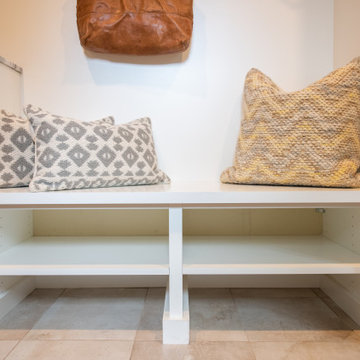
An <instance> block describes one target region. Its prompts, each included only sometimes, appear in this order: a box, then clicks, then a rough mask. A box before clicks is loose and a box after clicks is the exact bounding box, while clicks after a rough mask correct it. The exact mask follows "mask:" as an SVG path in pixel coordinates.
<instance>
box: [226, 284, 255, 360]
mask: <svg viewBox="0 0 360 360" xmlns="http://www.w3.org/2000/svg"><path fill="white" fill-rule="evenodd" d="M229 292H230V296H231V300H232V302H233V306H234V312H236V311H237V309H236V302H235V295H234V293H233V291H232V288H229ZM243 332H244V335H245V337H246V341H244V342H248V343H249V344H250V340H249V336H248V332H247V331H246V330H243ZM251 351H252V348H251ZM254 355H255V354H254ZM254 358H255V359H256V357H254Z"/></svg>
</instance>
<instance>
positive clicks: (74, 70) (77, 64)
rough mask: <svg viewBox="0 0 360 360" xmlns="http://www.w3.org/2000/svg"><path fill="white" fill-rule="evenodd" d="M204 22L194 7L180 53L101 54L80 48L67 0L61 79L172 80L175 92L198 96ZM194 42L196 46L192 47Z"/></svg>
mask: <svg viewBox="0 0 360 360" xmlns="http://www.w3.org/2000/svg"><path fill="white" fill-rule="evenodd" d="M204 25H205V19H204V16H203V14H202V13H201V12H200V11H199V9H197V8H195V9H194V29H193V35H192V41H191V44H190V46H189V48H188V50H187V51H185V52H183V53H177V54H168V55H158V56H156V55H155V56H131V55H116V54H101V53H96V52H92V51H88V50H84V49H83V48H82V47H81V45H80V40H79V36H78V30H77V25H76V0H67V1H65V2H64V6H63V20H62V29H61V31H62V37H63V46H64V62H65V74H64V77H65V79H64V81H65V82H66V83H77V84H86V83H89V80H90V81H91V82H94V83H95V85H100V86H102V85H104V86H106V85H122V84H126V85H127V86H139V85H140V86H148V87H154V88H168V87H169V86H170V85H172V84H174V82H175V81H176V82H177V84H176V88H175V89H174V90H175V91H176V92H184V93H185V92H186V93H195V94H197V95H199V94H200V95H202V94H204V91H205V90H204V89H206V63H205V61H206V39H205V38H206V33H205V28H204ZM194 42H195V43H196V46H192V44H193V43H194ZM84 63H86V69H85V68H84ZM89 73H90V76H91V78H90V79H89Z"/></svg>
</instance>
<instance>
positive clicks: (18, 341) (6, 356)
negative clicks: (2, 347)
mask: <svg viewBox="0 0 360 360" xmlns="http://www.w3.org/2000/svg"><path fill="white" fill-rule="evenodd" d="M21 341H22V340H17V343H16V344H15V345H14V347H13V348H12V349H11V350H10V351H9V352H8V353H7V354H6V355H5V357H4V359H3V360H6V359H7V358H8V357H9V355H10V354H11V353H12V352H13V351H14V350H15V349H16V347H17V346H18V345H19V344H20V343H21Z"/></svg>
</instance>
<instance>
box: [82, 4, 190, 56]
mask: <svg viewBox="0 0 360 360" xmlns="http://www.w3.org/2000/svg"><path fill="white" fill-rule="evenodd" d="M77 25H78V30H79V35H80V42H81V45H82V46H83V47H84V48H85V49H88V50H92V51H96V52H100V53H112V54H128V55H155V54H169V53H175V52H181V51H184V50H186V49H187V48H188V46H189V44H190V38H191V33H192V27H193V0H77Z"/></svg>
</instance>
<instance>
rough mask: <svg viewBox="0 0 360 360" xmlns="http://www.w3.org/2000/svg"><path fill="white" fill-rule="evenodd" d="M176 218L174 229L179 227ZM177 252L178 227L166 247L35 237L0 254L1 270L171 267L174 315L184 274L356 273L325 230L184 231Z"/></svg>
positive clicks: (100, 271)
mask: <svg viewBox="0 0 360 360" xmlns="http://www.w3.org/2000/svg"><path fill="white" fill-rule="evenodd" d="M173 211H175V212H178V211H181V209H173ZM177 215H178V214H177ZM172 216H174V214H172ZM178 220H179V219H178V218H177V216H176V219H175V221H177V224H176V225H175V226H174V224H173V225H171V228H172V229H173V230H174V229H175V228H176V226H177V227H178V229H179V228H180V222H179V221H178ZM171 221H172V220H171ZM175 234H176V236H175ZM181 254H182V246H181V233H179V232H173V233H172V235H170V247H169V246H168V240H167V237H166V236H165V237H164V236H163V237H157V236H147V237H34V238H30V239H29V240H27V241H24V242H22V243H20V244H18V245H16V246H14V247H12V248H11V249H8V250H7V251H5V252H3V253H1V254H0V275H168V274H169V273H170V284H171V286H170V290H171V292H172V295H173V296H174V297H173V300H172V301H173V303H171V305H170V309H171V310H173V313H172V317H174V318H176V317H182V313H183V311H182V306H183V303H182V300H181V298H182V296H181V291H182V286H183V285H182V275H183V274H186V275H202V274H203V275H221V274H227V275H232V274H233V275H235V274H243V275H246V274H247V275H254V274H273V275H275V274H279V275H280V274H359V273H360V255H358V254H356V253H354V252H352V251H350V250H348V249H346V248H345V247H343V246H341V245H339V244H337V243H335V242H333V241H331V240H328V239H327V238H326V237H324V236H301V237H298V236H281V237H278V236H250V237H241V236H240V237H233V236H231V237H219V236H214V237H208V236H206V237H201V236H199V237H186V238H185V240H184V260H183V261H182V255H181ZM183 264H184V265H183ZM169 267H170V270H169ZM170 298H171V297H170Z"/></svg>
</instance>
